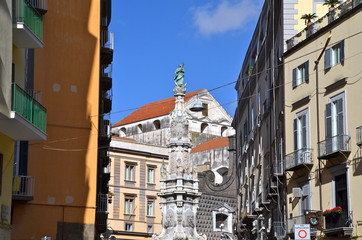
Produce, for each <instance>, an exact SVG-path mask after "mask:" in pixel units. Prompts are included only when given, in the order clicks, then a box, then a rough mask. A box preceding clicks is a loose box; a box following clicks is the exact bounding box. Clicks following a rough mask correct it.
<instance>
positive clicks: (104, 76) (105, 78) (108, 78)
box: [101, 64, 112, 91]
mask: <svg viewBox="0 0 362 240" xmlns="http://www.w3.org/2000/svg"><path fill="white" fill-rule="evenodd" d="M111 88H112V64H108V65H102V71H101V89H102V90H103V91H108V90H110V89H111Z"/></svg>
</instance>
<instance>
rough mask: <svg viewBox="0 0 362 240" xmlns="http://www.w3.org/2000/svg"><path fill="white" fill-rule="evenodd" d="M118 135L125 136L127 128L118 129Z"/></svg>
mask: <svg viewBox="0 0 362 240" xmlns="http://www.w3.org/2000/svg"><path fill="white" fill-rule="evenodd" d="M119 136H120V137H125V136H127V130H126V128H125V127H123V128H121V130H119Z"/></svg>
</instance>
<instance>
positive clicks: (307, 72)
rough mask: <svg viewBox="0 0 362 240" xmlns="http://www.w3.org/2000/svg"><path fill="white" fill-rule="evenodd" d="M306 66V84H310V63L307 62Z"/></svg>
mask: <svg viewBox="0 0 362 240" xmlns="http://www.w3.org/2000/svg"><path fill="white" fill-rule="evenodd" d="M304 66H305V82H309V61H306V62H305V64H304Z"/></svg>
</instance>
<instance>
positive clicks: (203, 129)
mask: <svg viewBox="0 0 362 240" xmlns="http://www.w3.org/2000/svg"><path fill="white" fill-rule="evenodd" d="M208 126H209V125H208V124H207V123H202V124H201V133H205V132H206V129H207V127H208Z"/></svg>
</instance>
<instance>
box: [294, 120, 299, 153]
mask: <svg viewBox="0 0 362 240" xmlns="http://www.w3.org/2000/svg"><path fill="white" fill-rule="evenodd" d="M293 129H294V150H298V118H295V119H294V124H293Z"/></svg>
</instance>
